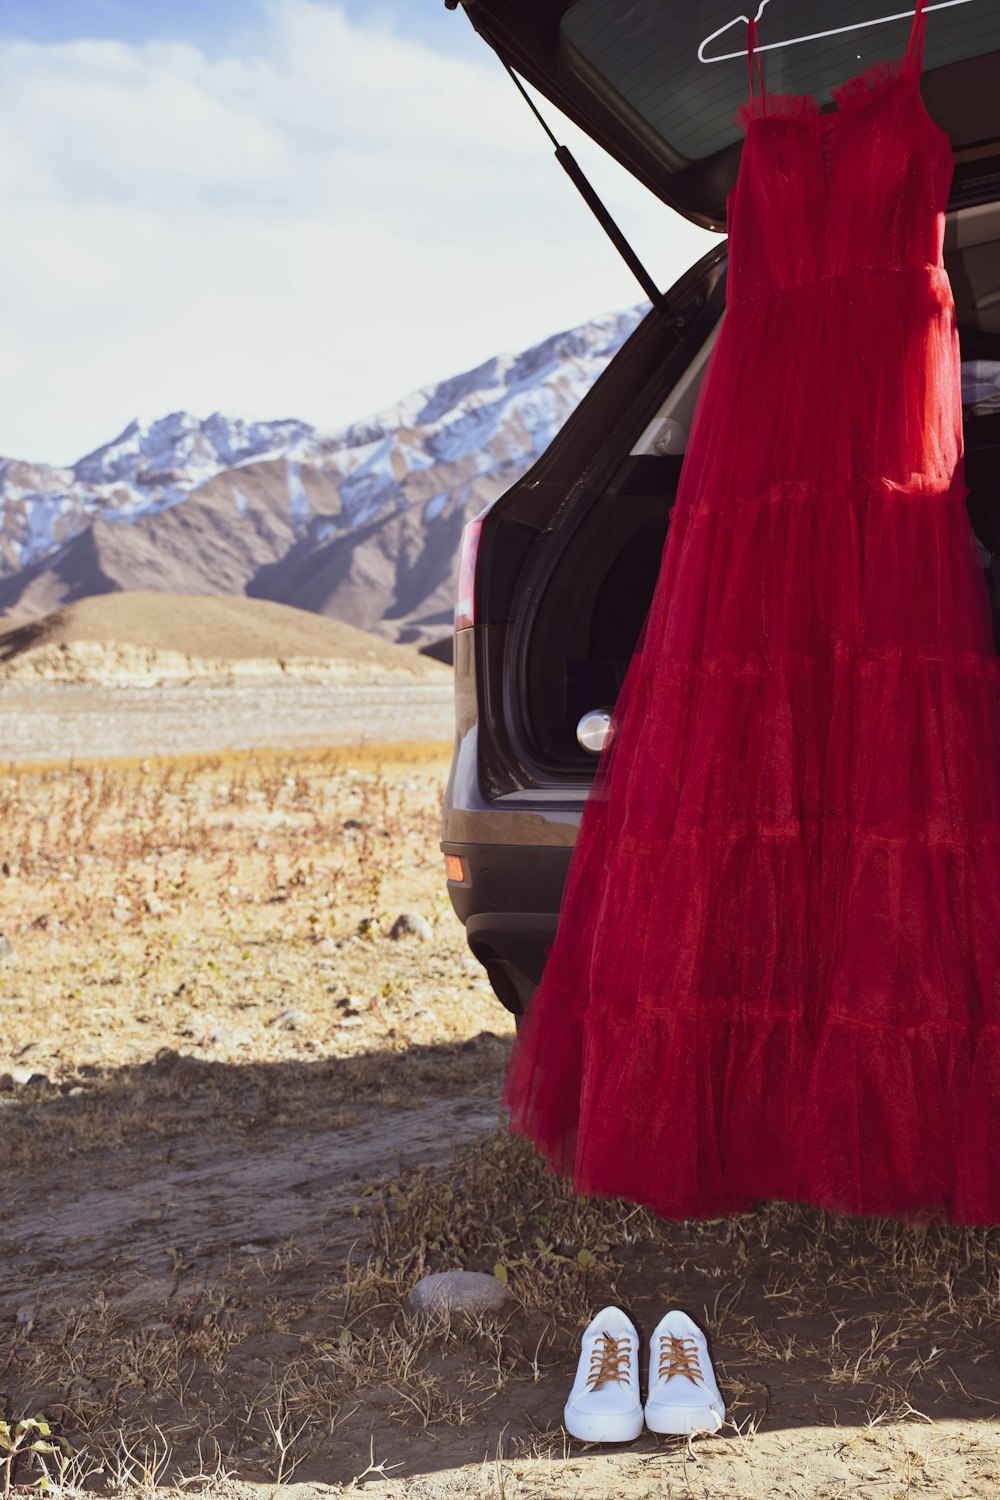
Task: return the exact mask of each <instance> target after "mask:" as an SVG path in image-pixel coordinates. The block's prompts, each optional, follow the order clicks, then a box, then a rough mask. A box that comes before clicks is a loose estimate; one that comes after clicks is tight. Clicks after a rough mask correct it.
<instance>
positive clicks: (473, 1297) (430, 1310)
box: [406, 1271, 510, 1318]
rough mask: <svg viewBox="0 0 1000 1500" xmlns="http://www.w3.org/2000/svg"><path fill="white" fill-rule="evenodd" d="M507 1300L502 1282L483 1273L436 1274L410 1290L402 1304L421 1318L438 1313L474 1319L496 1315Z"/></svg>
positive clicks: (447, 1272) (507, 1292) (448, 1272)
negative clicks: (456, 1314)
mask: <svg viewBox="0 0 1000 1500" xmlns="http://www.w3.org/2000/svg"><path fill="white" fill-rule="evenodd" d="M509 1298H510V1292H509V1291H508V1290H507V1288H506V1287H505V1286H504V1284H503V1282H502V1281H500V1280H498V1279H497V1277H496V1276H490V1275H488V1274H487V1273H486V1272H485V1271H438V1272H437V1273H436V1274H435V1275H433V1276H425V1277H423V1279H422V1280H421V1281H418V1282H417V1283H416V1285H415V1286H413V1287H411V1288H410V1293H409V1296H408V1297H407V1299H406V1305H407V1307H408V1308H409V1310H410V1312H411V1313H417V1314H419V1315H420V1316H422V1317H425V1318H427V1317H433V1316H434V1314H436V1313H441V1312H450V1313H464V1314H466V1315H467V1316H469V1317H476V1316H478V1315H480V1314H482V1313H493V1312H499V1311H500V1310H501V1308H503V1307H504V1306H505V1305H506V1303H507V1301H508V1300H509Z"/></svg>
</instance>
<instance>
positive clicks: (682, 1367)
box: [659, 1333, 704, 1385]
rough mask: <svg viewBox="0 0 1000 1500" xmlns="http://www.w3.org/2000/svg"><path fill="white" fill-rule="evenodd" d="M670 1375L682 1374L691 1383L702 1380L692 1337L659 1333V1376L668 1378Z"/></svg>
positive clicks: (695, 1346)
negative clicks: (683, 1337)
mask: <svg viewBox="0 0 1000 1500" xmlns="http://www.w3.org/2000/svg"><path fill="white" fill-rule="evenodd" d="M672 1375H684V1376H686V1377H687V1379H688V1380H690V1381H691V1383H692V1384H693V1385H696V1384H698V1383H699V1382H700V1381H703V1379H704V1377H703V1376H702V1373H701V1364H700V1362H699V1359H698V1346H697V1344H696V1343H695V1341H694V1339H692V1338H687V1339H682V1338H678V1336H677V1335H676V1334H674V1333H661V1335H660V1369H659V1378H660V1379H661V1380H669V1379H670V1377H671V1376H672Z"/></svg>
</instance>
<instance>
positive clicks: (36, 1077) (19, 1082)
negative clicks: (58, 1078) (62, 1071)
mask: <svg viewBox="0 0 1000 1500" xmlns="http://www.w3.org/2000/svg"><path fill="white" fill-rule="evenodd" d="M4 1077H5V1078H9V1079H10V1080H11V1082H12V1083H13V1084H15V1085H16V1086H17V1087H18V1088H27V1087H28V1085H29V1084H31V1083H48V1081H49V1080H48V1077H47V1075H46V1074H45V1073H39V1072H38V1070H37V1068H11V1069H10V1070H9V1072H7V1073H5V1074H4Z"/></svg>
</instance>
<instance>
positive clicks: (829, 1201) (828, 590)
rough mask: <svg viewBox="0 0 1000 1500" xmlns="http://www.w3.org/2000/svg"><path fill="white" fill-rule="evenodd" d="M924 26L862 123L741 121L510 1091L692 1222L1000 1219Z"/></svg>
mask: <svg viewBox="0 0 1000 1500" xmlns="http://www.w3.org/2000/svg"><path fill="white" fill-rule="evenodd" d="M923 4H924V0H918V3H917V13H916V15H915V17H914V23H913V30H912V34H911V38H910V45H909V47H908V49H907V52H906V54H905V56H904V57H903V58H901V59H900V60H899V61H898V62H896V63H882V64H879V65H878V66H877V67H875V68H869V69H867V70H866V71H865V72H864V73H863V74H861V75H860V76H859V77H857V78H854V79H852V80H850V81H849V82H848V83H845V84H844V85H842V86H841V87H840V88H839V89H838V90H836V100H837V105H838V108H837V110H836V111H835V112H832V113H825V114H821V113H820V111H819V107H818V105H817V102H816V100H815V99H813V98H812V97H799V96H795V97H792V96H782V95H774V94H767V95H766V96H765V95H764V94H763V93H761V92H759V91H758V92H756V93H755V92H754V90H753V87H751V95H750V99H749V101H748V103H747V104H745V105H744V106H743V107H742V109H741V110H740V115H739V118H740V123H741V125H742V126H743V128H744V129H745V132H746V137H745V141H744V147H743V154H742V160H741V163H740V171H739V179H738V181H737V183H736V186H735V188H734V189H733V192H732V194H731V195H730V201H729V225H730V239H729V256H730V260H729V282H728V306H727V310H726V314H725V317H724V319H723V324H722V327H721V330H720V334H719V337H718V340H717V342H716V344H715V347H714V349H713V351H712V354H711V356H710V360H709V364H708V367H707V369H706V373H705V377H704V381H703V384H702V388H701V391H700V395H699V402H698V407H697V410H696V414H695V418H694V421H693V424H692V428H691V433H690V441H689V445H688V450H687V454H686V457H685V462H684V466H683V470H682V474H681V480H680V487H679V490H678V493H677V498H676V502H675V505H674V510H673V515H672V519H671V523H670V529H669V533H668V536H667V541H666V545H665V547H664V551H663V556H662V562H661V566H660V573H659V578H658V581H657V585H656V590H655V593H654V597H653V600H652V604H651V607H650V610H649V614H648V617H647V619H646V623H645V625H644V627H643V631H642V634H641V636H640V639H639V643H638V645H637V648H636V651H635V654H634V656H633V658H632V660H631V663H630V666H629V670H628V674H627V676H626V678H625V682H624V685H623V687H622V689H621V693H620V696H619V699H618V703H617V705H616V709H615V721H616V724H617V732H616V735H615V738H614V739H613V740H612V741H611V743H610V745H609V746H607V747H606V748H605V750H604V752H603V753H602V756H601V758H600V761H599V762H598V766H597V776H596V780H595V783H594V788H593V791H592V792H591V795H590V796H589V798H588V800H587V803H586V805H585V808H584V813H583V818H582V822H581V827H580V830H579V835H578V841H577V845H576V848H575V850H574V853H573V858H572V861H571V864H570V870H569V876H568V880H567V884H566V888H565V892H564V897H563V905H562V910H561V914H560V920H559V927H558V930H557V933H556V937H555V940H554V943H553V947H552V950H551V953H550V955H549V958H548V963H547V965H546V969H545V973H544V976H543V979H542V983H541V985H540V987H539V989H538V990H537V992H536V994H535V995H534V997H533V998H532V1001H531V1003H530V1005H529V1007H528V1011H527V1014H526V1016H525V1019H524V1022H523V1024H522V1026H521V1029H520V1031H519V1034H518V1039H517V1042H516V1044H515V1050H514V1055H513V1058H512V1061H511V1065H510V1069H509V1071H508V1075H507V1079H506V1084H505V1090H504V1100H505V1104H506V1105H507V1106H508V1108H509V1111H510V1124H511V1128H512V1129H513V1130H514V1131H515V1132H517V1133H519V1134H522V1135H525V1136H528V1137H529V1138H530V1139H531V1140H533V1141H534V1142H535V1143H536V1145H537V1146H538V1147H539V1148H540V1150H541V1151H542V1152H543V1153H544V1154H545V1156H546V1158H547V1160H548V1163H549V1165H550V1167H551V1168H552V1169H553V1170H555V1171H557V1172H560V1173H563V1174H565V1175H567V1176H570V1177H572V1180H573V1183H574V1186H575V1187H576V1189H577V1190H578V1191H580V1192H584V1193H590V1194H596V1195H621V1196H623V1197H625V1198H628V1199H631V1200H633V1201H635V1202H638V1203H642V1204H646V1205H648V1206H649V1207H650V1208H652V1209H653V1210H654V1211H655V1212H656V1213H658V1214H660V1215H662V1216H664V1217H668V1218H689V1217H692V1218H693V1217H715V1216H717V1215H719V1214H723V1213H728V1212H734V1211H739V1210H744V1209H746V1208H748V1207H749V1206H751V1205H752V1204H753V1203H754V1202H755V1201H756V1200H759V1199H783V1200H788V1201H801V1202H807V1203H811V1204H814V1205H822V1206H823V1207H825V1208H828V1209H831V1210H833V1211H842V1212H848V1213H862V1214H880V1215H893V1216H899V1217H919V1218H922V1219H930V1220H934V1219H939V1220H941V1219H950V1220H951V1221H953V1222H958V1223H970V1224H988V1223H997V1222H1000V1048H998V1041H1000V681H998V676H1000V673H998V667H1000V663H998V660H997V658H996V656H995V654H994V648H993V639H992V629H991V619H990V609H989V602H988V593H987V587H986V583H985V580H984V578H983V575H982V571H981V569H980V568H979V567H978V566H977V565H976V562H975V560H974V557H973V552H972V546H971V533H970V527H969V523H968V519H967V512H966V505H965V498H966V494H967V493H968V491H967V489H966V486H965V483H964V478H963V465H962V410H961V394H960V392H961V386H960V372H959V347H958V336H957V331H956V325H955V312H954V303H953V300H952V293H951V287H950V285H949V282H948V277H947V275H946V272H945V270H944V266H943V262H942V240H943V229H944V211H945V206H946V204H947V200H948V193H949V186H950V183H951V177H952V171H953V158H952V154H951V149H950V144H949V141H948V138H947V136H946V135H945V133H944V132H943V131H942V130H941V129H940V128H939V127H938V126H937V125H936V124H934V123H933V121H932V120H931V119H930V117H929V116H928V114H927V112H926V110H925V108H924V105H923V102H922V100H921V97H920V93H919V78H920V58H921V51H922V42H923V24H924V17H923ZM753 39H754V28H753V25H752V23H751V49H752V45H753ZM751 55H752V51H751Z"/></svg>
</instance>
